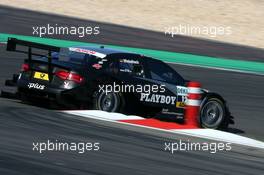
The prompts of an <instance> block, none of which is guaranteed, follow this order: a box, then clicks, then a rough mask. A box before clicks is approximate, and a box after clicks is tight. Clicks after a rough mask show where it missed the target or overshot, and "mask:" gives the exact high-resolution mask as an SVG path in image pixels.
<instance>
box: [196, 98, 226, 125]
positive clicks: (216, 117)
mask: <svg viewBox="0 0 264 175" xmlns="http://www.w3.org/2000/svg"><path fill="white" fill-rule="evenodd" d="M227 118H228V116H227V115H226V109H225V105H224V103H223V102H222V101H221V100H220V99H218V98H208V99H207V100H206V101H205V102H204V103H203V105H202V107H201V110H200V123H201V126H202V127H203V128H211V129H225V128H226V127H227V125H228V123H227V121H228V119H227Z"/></svg>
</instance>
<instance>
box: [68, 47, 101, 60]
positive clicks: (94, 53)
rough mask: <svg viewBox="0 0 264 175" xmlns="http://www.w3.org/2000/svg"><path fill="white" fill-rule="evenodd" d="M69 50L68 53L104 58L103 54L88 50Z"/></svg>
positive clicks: (72, 48)
mask: <svg viewBox="0 0 264 175" xmlns="http://www.w3.org/2000/svg"><path fill="white" fill-rule="evenodd" d="M69 50H70V51H73V52H79V53H85V54H89V55H94V56H97V57H99V58H104V57H106V55H105V54H103V53H99V52H95V51H93V50H88V49H81V48H75V47H70V48H69Z"/></svg>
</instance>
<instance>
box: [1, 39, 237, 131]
mask: <svg viewBox="0 0 264 175" xmlns="http://www.w3.org/2000/svg"><path fill="white" fill-rule="evenodd" d="M25 48H26V50H25ZM7 51H16V52H21V53H26V54H27V55H28V58H27V59H25V61H24V64H23V65H22V68H21V71H20V73H19V75H14V77H13V79H12V80H7V81H6V85H9V86H16V87H17V96H18V97H19V98H21V99H22V100H24V101H33V100H35V99H38V103H41V102H42V101H43V100H44V99H48V101H50V102H54V103H53V104H55V103H56V104H59V105H62V106H66V107H70V108H72V107H75V108H88V109H97V110H103V111H109V112H122V113H129V114H135V115H145V116H146V115H147V116H169V117H174V118H177V119H183V118H184V115H183V114H184V107H185V101H186V99H187V88H186V83H187V82H188V81H187V80H185V79H184V78H183V77H182V76H181V75H179V74H178V73H177V72H176V71H175V70H174V69H172V68H171V67H170V66H169V65H167V64H165V63H164V62H162V61H160V60H156V59H154V58H150V57H147V56H144V55H140V54H135V53H129V52H126V51H120V50H113V49H108V48H105V47H103V46H101V47H88V46H73V47H69V48H59V47H54V46H50V45H44V44H39V43H33V42H28V41H24V40H18V39H15V38H9V39H8V42H7ZM43 51H45V52H46V53H43ZM2 94H5V93H4V92H2ZM199 121H200V125H201V127H205V128H215V129H219V128H227V126H228V124H230V123H231V124H232V123H233V120H232V117H231V115H230V112H229V110H228V107H227V105H226V102H225V100H224V99H223V98H222V97H221V96H220V95H219V94H217V93H213V92H210V91H207V90H203V95H202V102H201V105H200V120H199Z"/></svg>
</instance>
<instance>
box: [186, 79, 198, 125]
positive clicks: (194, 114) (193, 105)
mask: <svg viewBox="0 0 264 175" xmlns="http://www.w3.org/2000/svg"><path fill="white" fill-rule="evenodd" d="M187 86H188V95H187V102H186V106H185V111H184V118H185V124H187V125H193V126H196V127H198V126H199V121H198V118H199V113H200V104H201V94H202V91H201V84H200V83H198V82H189V83H188V85H187Z"/></svg>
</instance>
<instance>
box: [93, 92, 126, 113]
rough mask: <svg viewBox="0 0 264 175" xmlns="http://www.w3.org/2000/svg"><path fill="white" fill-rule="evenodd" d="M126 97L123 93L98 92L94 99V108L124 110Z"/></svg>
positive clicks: (112, 110) (111, 110)
mask: <svg viewBox="0 0 264 175" xmlns="http://www.w3.org/2000/svg"><path fill="white" fill-rule="evenodd" d="M124 103H125V101H124V98H123V95H122V94H121V93H116V92H110V93H106V92H96V93H95V95H94V100H93V109H96V110H102V111H107V112H122V110H123V107H124Z"/></svg>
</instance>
